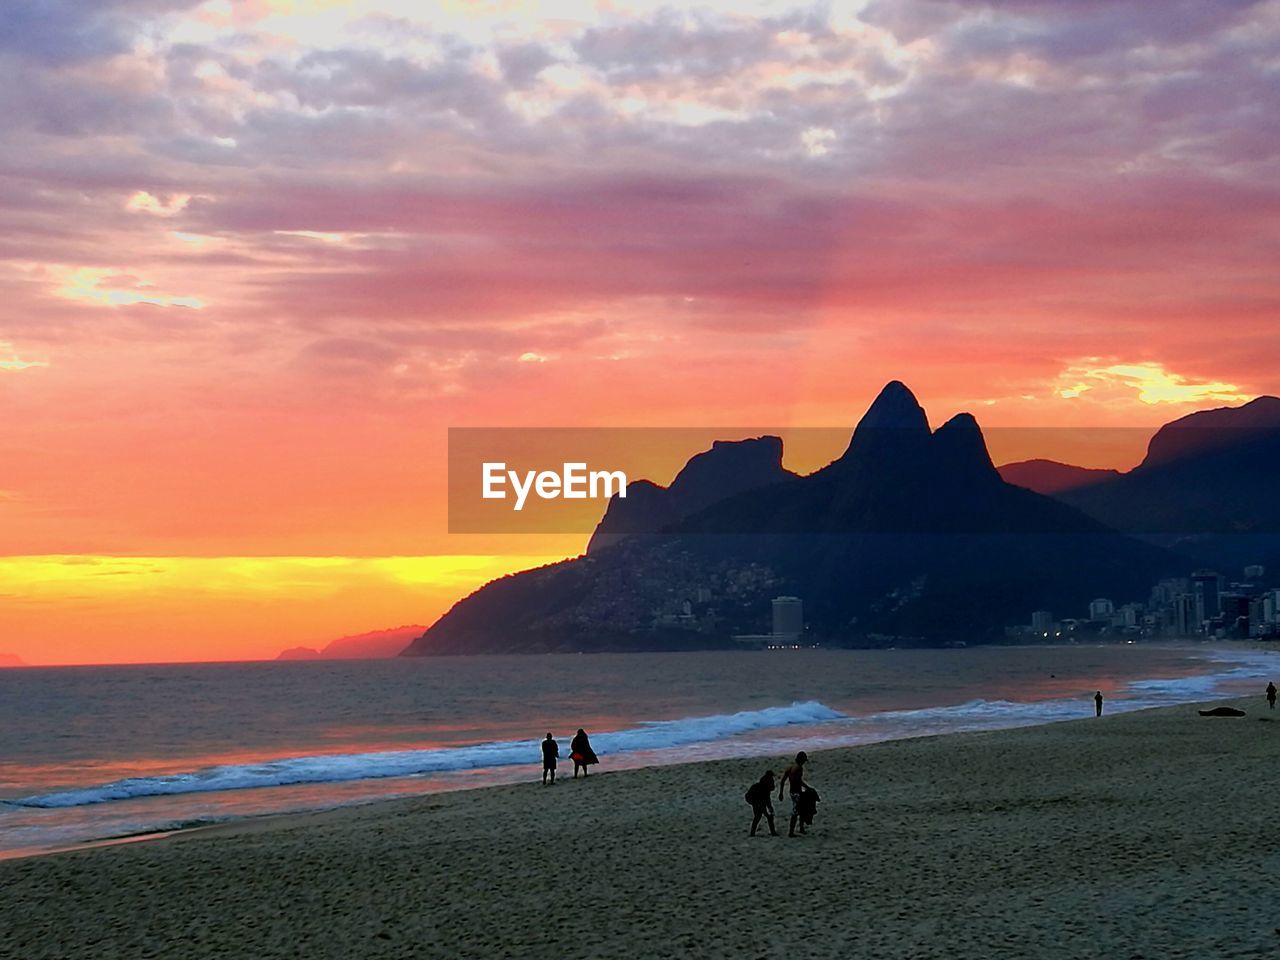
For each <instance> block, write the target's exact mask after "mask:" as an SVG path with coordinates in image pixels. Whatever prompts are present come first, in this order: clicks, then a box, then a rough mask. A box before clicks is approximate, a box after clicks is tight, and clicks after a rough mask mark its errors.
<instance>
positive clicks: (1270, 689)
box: [1267, 681, 1276, 710]
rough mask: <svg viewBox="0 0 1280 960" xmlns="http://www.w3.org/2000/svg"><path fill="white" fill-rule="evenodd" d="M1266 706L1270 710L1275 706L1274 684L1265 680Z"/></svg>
mask: <svg viewBox="0 0 1280 960" xmlns="http://www.w3.org/2000/svg"><path fill="white" fill-rule="evenodd" d="M1267 706H1268V707H1270V708H1271V709H1272V710H1274V709H1275V708H1276V685H1275V684H1274V683H1272V682H1270V681H1267Z"/></svg>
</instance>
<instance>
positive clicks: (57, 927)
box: [0, 697, 1280, 960]
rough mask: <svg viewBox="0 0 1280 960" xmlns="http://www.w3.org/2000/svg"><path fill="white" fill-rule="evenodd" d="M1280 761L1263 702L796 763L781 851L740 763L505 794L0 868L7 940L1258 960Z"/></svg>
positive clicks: (250, 951) (240, 826) (1276, 725)
mask: <svg viewBox="0 0 1280 960" xmlns="http://www.w3.org/2000/svg"><path fill="white" fill-rule="evenodd" d="M1206 703H1207V704H1211V705H1215V706H1221V705H1225V704H1234V705H1238V706H1242V707H1243V709H1245V710H1246V712H1247V714H1248V716H1247V717H1245V718H1202V717H1200V716H1198V715H1197V713H1196V711H1197V710H1198V709H1199V708H1200V707H1201V706H1202V705H1203V704H1206ZM1260 721H1266V722H1260ZM781 760H782V758H777V760H775V761H774V762H773V763H772V764H771V765H772V766H774V768H775V770H777V769H779V763H780V761H781ZM1277 761H1280V714H1276V713H1274V712H1269V711H1267V709H1266V706H1265V703H1264V702H1263V701H1262V699H1261V697H1249V698H1247V699H1241V698H1239V697H1236V698H1230V699H1226V700H1206V701H1201V702H1200V703H1197V704H1182V705H1177V706H1171V707H1160V708H1156V709H1152V710H1142V711H1133V712H1130V713H1122V714H1117V715H1113V716H1104V717H1103V718H1102V719H1095V718H1093V717H1086V718H1082V719H1078V720H1071V721H1064V722H1058V723H1049V724H1041V725H1037V726H1028V727H1019V728H1015V729H1004V730H997V731H984V732H969V733H954V734H940V735H933V736H925V737H916V738H911V739H904V740H894V741H885V742H880V743H873V744H866V745H863V746H860V747H844V748H839V749H834V750H823V751H814V752H813V763H812V768H811V770H810V774H809V778H810V779H811V781H812V782H813V784H814V785H815V786H816V787H817V788H818V790H819V792H820V793H821V794H822V796H823V803H822V804H821V805H820V806H819V809H818V817H817V820H816V821H815V824H814V827H813V830H812V831H811V833H810V835H809V836H807V837H804V838H797V839H795V840H791V839H787V838H786V837H782V838H778V839H774V838H772V837H768V836H767V835H765V836H759V837H754V838H748V837H747V835H746V834H747V827H748V824H749V821H750V809H749V807H748V806H747V805H746V804H745V803H744V802H743V800H742V793H743V791H744V790H745V788H746V786H747V785H748V784H749V783H750V782H751V781H752V780H754V779H756V778H757V777H758V776H759V773H760V768H761V767H762V766H763V764H762V763H761V761H760V758H752V759H745V758H744V759H731V760H713V761H699V762H694V763H689V764H680V765H671V766H662V767H645V768H640V769H635V770H625V771H617V772H612V773H599V774H593V775H592V776H591V777H590V778H588V779H587V780H585V781H578V782H574V781H572V779H570V780H569V781H566V782H563V783H557V785H556V786H555V787H542V786H541V785H540V784H539V783H537V782H523V783H519V784H513V785H507V786H496V787H485V788H477V789H474V790H464V791H456V792H451V793H443V794H430V795H424V796H420V797H412V798H398V799H392V800H386V801H378V802H374V803H371V804H365V805H361V806H358V807H345V808H337V809H331V810H327V811H322V812H317V813H309V814H282V815H272V816H265V817H263V818H261V819H257V820H251V821H239V822H233V823H226V824H213V825H209V826H205V827H198V828H194V829H192V830H190V831H182V832H180V833H177V834H174V835H171V836H169V837H167V838H166V840H167V841H168V842H165V843H154V842H141V843H127V844H117V845H114V846H110V847H95V848H91V849H81V850H76V851H72V852H73V853H74V855H73V856H66V855H63V854H47V855H43V856H33V857H26V858H22V859H18V860H9V861H4V862H0V923H3V924H4V925H5V926H6V927H7V928H8V929H9V931H10V940H11V942H12V943H13V944H14V950H15V954H14V955H19V956H23V957H26V958H31V960H40V958H45V957H49V958H52V957H59V958H62V960H77V958H80V957H86V958H87V957H94V958H113V957H122V958H123V957H133V956H138V955H152V956H173V957H184V958H185V957H190V958H199V957H206V956H208V957H212V956H218V955H223V954H231V955H239V956H254V957H263V958H266V957H277V956H278V957H285V956H295V955H297V954H298V953H305V954H306V955H308V956H320V957H333V958H337V957H349V956H387V957H400V956H428V957H436V956H439V957H442V958H443V957H449V958H473V957H474V958H481V957H484V958H488V957H492V956H502V955H504V954H506V955H510V956H515V957H530V958H543V957H545V958H547V960H550V958H552V957H555V958H562V957H568V958H575V957H582V958H584V960H585V958H587V957H599V956H622V955H626V956H630V957H662V956H673V957H675V956H686V955H697V956H702V957H712V958H721V957H723V958H726V960H728V958H731V957H734V958H737V957H743V956H768V957H774V956H777V957H784V956H785V957H796V956H802V957H804V956H812V957H888V958H898V957H902V958H906V957H912V956H943V955H945V956H948V957H960V958H968V957H972V958H975V960H977V958H983V960H986V958H989V957H1005V956H1008V957H1013V956H1028V955H1030V956H1037V957H1063V958H1066V957H1073V958H1075V957H1079V956H1096V955H1108V956H1132V955H1134V954H1135V953H1141V954H1143V955H1147V956H1162V957H1169V958H1177V957H1188V958H1190V957H1193V956H1194V957H1197V958H1202V957H1204V956H1222V957H1226V956H1255V955H1256V956H1262V955H1271V953H1273V952H1274V949H1275V942H1276V940H1275V938H1276V933H1275V932H1274V928H1276V927H1277V925H1278V921H1280V915H1276V914H1275V912H1274V908H1273V906H1272V899H1273V898H1272V897H1271V895H1270V892H1269V891H1270V887H1271V882H1270V879H1269V877H1270V875H1272V874H1274V872H1275V871H1276V870H1280V856H1278V855H1277V854H1276V853H1274V852H1273V851H1274V843H1273V838H1272V834H1273V829H1272V824H1271V820H1272V819H1273V818H1272V817H1270V815H1269V814H1270V811H1271V810H1272V809H1273V806H1274V801H1273V796H1272V791H1271V783H1270V777H1269V775H1268V774H1269V771H1271V770H1273V769H1274V768H1275V765H1276V763H1277ZM775 806H776V808H777V813H778V816H779V821H780V822H779V827H780V829H781V831H782V832H783V833H784V834H785V832H786V826H785V813H786V809H785V806H786V805H785V803H777V801H776V800H775ZM160 904H163V906H160ZM148 905H151V906H148ZM549 918H550V921H549ZM575 918H577V919H576V920H575Z"/></svg>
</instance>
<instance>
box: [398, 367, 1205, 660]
mask: <svg viewBox="0 0 1280 960" xmlns="http://www.w3.org/2000/svg"><path fill="white" fill-rule="evenodd" d="M762 439H766V438H762ZM767 439H769V440H770V441H771V442H770V454H769V455H770V460H771V462H780V454H781V442H780V441H777V439H776V438H767ZM749 442H750V441H749ZM774 444H776V445H777V446H776V453H777V455H778V456H777V461H774V460H773V458H774ZM714 452H715V450H714V448H713V451H711V453H714ZM700 456H703V457H707V456H709V454H703V455H700ZM696 459H697V458H695V460H696ZM691 466H692V462H691ZM675 486H676V484H675V483H674V482H673V484H672V487H673V488H674V487H675ZM660 489H661V488H655V489H654V490H651V491H648V492H647V493H646V494H644V496H653V497H654V498H655V499H657V500H661V499H662V496H661V494H658V493H657V491H658V490H660ZM704 498H705V493H704ZM602 527H603V524H602ZM624 532H626V531H624ZM1184 566H1185V561H1184V560H1182V559H1181V558H1177V557H1175V556H1173V555H1172V554H1170V553H1168V552H1166V551H1164V550H1161V549H1159V548H1157V547H1154V546H1151V545H1149V544H1144V543H1140V542H1138V541H1136V540H1133V539H1130V538H1127V537H1124V536H1122V535H1120V534H1118V533H1116V532H1115V531H1113V530H1110V529H1108V528H1107V527H1105V526H1104V525H1102V524H1101V523H1099V522H1097V521H1096V520H1093V519H1091V518H1089V517H1086V516H1085V515H1084V514H1082V513H1080V512H1079V511H1077V510H1075V509H1073V508H1071V507H1069V506H1067V505H1065V504H1062V503H1060V502H1058V501H1056V500H1053V499H1050V498H1048V497H1045V496H1042V495H1040V494H1037V493H1035V492H1033V491H1031V490H1026V489H1023V488H1021V487H1017V486H1013V485H1011V484H1008V483H1006V482H1005V481H1004V480H1003V479H1002V478H1001V476H1000V474H999V472H998V471H997V470H996V469H995V467H994V466H993V464H992V462H991V458H990V456H989V454H988V452H987V448H986V443H985V441H984V439H983V436H982V431H981V429H980V428H979V426H978V424H977V422H976V421H975V420H974V418H973V417H972V416H970V415H969V414H965V413H962V414H959V415H957V416H955V417H953V418H951V419H950V420H948V421H947V422H946V423H944V424H943V425H942V426H941V427H939V428H938V429H937V430H936V431H931V430H930V428H929V423H928V419H927V417H926V416H925V412H924V410H923V409H921V407H920V404H919V403H918V402H917V400H916V398H915V396H914V395H913V394H912V393H911V391H910V390H909V389H908V388H907V387H906V386H905V385H903V384H902V383H900V382H898V381H894V382H892V383H890V384H888V385H887V386H886V387H885V388H884V389H883V390H882V391H881V393H880V394H879V396H877V397H876V399H875V401H874V402H873V403H872V405H871V407H870V408H869V409H868V411H867V413H866V415H865V416H864V417H863V418H862V419H861V420H860V421H859V423H858V426H857V428H856V429H855V430H854V432H853V435H852V437H851V439H850V442H849V445H848V448H847V449H846V450H845V452H844V453H843V454H842V455H841V456H840V457H838V458H837V459H836V460H834V461H833V462H832V463H830V464H828V465H827V466H825V467H823V468H822V469H820V470H818V471H816V472H815V473H813V474H810V475H808V476H804V477H795V476H787V477H784V478H783V479H782V480H781V481H780V482H775V483H767V484H765V485H761V486H754V487H751V488H749V489H739V490H737V491H736V492H729V493H727V495H725V496H723V497H722V498H720V499H718V500H715V501H714V502H710V503H708V504H707V505H706V506H704V507H702V508H701V509H697V510H693V511H692V512H689V513H688V514H687V515H685V516H683V517H677V518H675V519H672V520H670V522H668V523H667V525H666V526H665V527H664V528H663V529H662V531H661V532H660V533H652V534H649V535H646V536H635V535H630V536H623V537H621V539H619V540H617V541H615V542H613V543H611V544H609V545H607V546H606V545H601V546H599V547H596V548H594V549H593V550H592V551H591V552H590V553H589V554H587V555H586V556H584V557H580V558H577V559H574V560H566V561H562V562H560V563H556V564H552V565H550V566H547V567H542V568H539V569H536V570H529V571H525V572H523V573H518V574H513V575H511V576H508V577H504V578H502V579H500V580H497V581H494V582H492V583H490V584H487V585H486V586H484V587H482V588H481V589H480V590H478V591H476V592H475V593H473V594H472V595H471V596H469V597H467V598H465V599H463V600H461V601H459V602H458V603H457V604H456V605H455V606H454V607H453V609H451V610H450V611H449V612H448V613H446V614H445V615H444V616H443V617H441V618H440V620H439V621H437V622H436V623H435V624H434V625H433V626H432V627H431V628H430V629H429V630H427V631H426V632H425V633H424V634H423V635H422V636H421V637H420V638H418V639H417V640H416V641H414V643H413V644H412V645H411V646H410V647H409V648H408V649H407V650H406V651H405V652H406V654H407V655H421V654H436V653H466V652H522V651H530V652H531V651H543V650H635V649H691V648H697V647H715V646H729V645H732V644H733V640H732V637H733V636H734V635H735V634H740V633H761V632H766V631H767V630H768V629H769V616H770V601H771V599H772V598H773V597H775V596H778V595H792V596H796V597H800V598H801V599H802V600H803V601H804V614H805V620H806V621H807V623H808V628H809V632H810V633H811V635H812V636H813V637H814V638H815V639H818V640H821V641H824V642H827V643H832V644H850V645H887V644H898V645H901V644H913V643H916V644H934V643H940V642H945V641H948V640H963V641H966V642H975V641H983V640H995V639H998V638H1000V637H1002V636H1003V627H1004V626H1005V625H1006V624H1011V623H1021V622H1025V621H1026V620H1027V619H1028V618H1029V616H1030V613H1031V611H1032V610H1035V609H1042V608H1043V609H1050V610H1058V611H1062V615H1064V616H1065V615H1069V611H1072V610H1080V611H1081V612H1083V610H1084V609H1085V606H1086V605H1087V603H1088V601H1089V600H1090V599H1092V598H1094V597H1097V596H1114V597H1116V598H1117V599H1118V600H1125V599H1130V598H1136V597H1139V596H1142V597H1145V595H1146V593H1147V592H1148V591H1149V589H1150V586H1151V584H1152V583H1153V582H1154V581H1155V580H1157V579H1159V578H1160V577H1161V576H1165V575H1168V574H1171V573H1175V572H1181V571H1182V569H1183V567H1184Z"/></svg>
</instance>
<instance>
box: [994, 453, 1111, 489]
mask: <svg viewBox="0 0 1280 960" xmlns="http://www.w3.org/2000/svg"><path fill="white" fill-rule="evenodd" d="M999 469H1000V476H1001V477H1003V478H1004V481H1005V483H1012V484H1013V485H1014V486H1015V487H1026V488H1027V489H1028V490H1034V491H1035V492H1036V493H1043V494H1045V495H1046V496H1050V497H1051V496H1054V495H1055V494H1059V493H1066V492H1067V491H1068V490H1078V489H1080V488H1081V487H1091V486H1093V485H1094V484H1095V483H1104V482H1106V481H1107V480H1114V479H1115V478H1116V477H1118V476H1120V471H1119V470H1091V469H1089V468H1088V467H1075V466H1072V465H1071V464H1069V463H1059V462H1058V461H1056V460H1019V461H1018V462H1016V463H1006V464H1003V465H1002V466H1001V467H1000V468H999Z"/></svg>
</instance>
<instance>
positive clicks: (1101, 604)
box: [1089, 597, 1116, 620]
mask: <svg viewBox="0 0 1280 960" xmlns="http://www.w3.org/2000/svg"><path fill="white" fill-rule="evenodd" d="M1115 609H1116V608H1115V604H1113V603H1112V602H1111V601H1110V600H1107V599H1106V598H1105V597H1099V598H1098V599H1097V600H1093V601H1090V603H1089V619H1090V620H1110V619H1111V615H1112V614H1113V613H1115Z"/></svg>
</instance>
